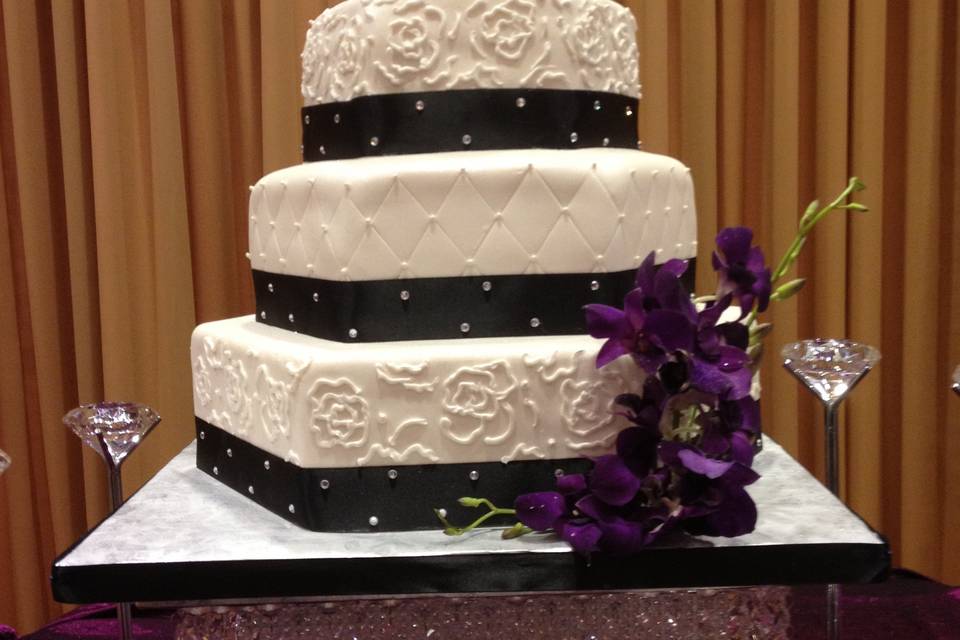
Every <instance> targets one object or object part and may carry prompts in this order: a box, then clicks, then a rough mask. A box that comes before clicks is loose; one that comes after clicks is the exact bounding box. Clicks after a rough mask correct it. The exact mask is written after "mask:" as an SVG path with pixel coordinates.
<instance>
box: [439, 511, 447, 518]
mask: <svg viewBox="0 0 960 640" xmlns="http://www.w3.org/2000/svg"><path fill="white" fill-rule="evenodd" d="M437 515H438V516H440V517H441V518H446V517H447V510H446V509H437Z"/></svg>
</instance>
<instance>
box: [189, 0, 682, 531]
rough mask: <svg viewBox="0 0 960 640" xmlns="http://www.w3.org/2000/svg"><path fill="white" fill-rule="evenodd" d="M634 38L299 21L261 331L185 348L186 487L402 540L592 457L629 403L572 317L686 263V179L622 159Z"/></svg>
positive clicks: (511, 3) (458, 22) (408, 21)
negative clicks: (460, 506) (196, 484)
mask: <svg viewBox="0 0 960 640" xmlns="http://www.w3.org/2000/svg"><path fill="white" fill-rule="evenodd" d="M635 29H636V25H635V22H634V19H633V17H632V15H631V14H630V12H629V11H628V10H627V9H626V8H624V7H622V6H620V5H618V4H617V3H615V2H614V1H613V0H476V1H473V2H463V1H462V0H413V1H410V0H346V1H345V2H343V3H341V4H339V5H336V6H335V7H333V8H331V9H328V10H327V11H325V12H324V13H323V14H321V15H320V17H319V18H317V19H316V20H314V21H312V22H311V26H310V29H309V32H308V33H307V39H306V46H305V47H304V52H303V56H302V57H303V84H302V91H303V96H304V107H303V109H302V111H301V114H300V117H301V120H302V126H303V157H304V162H303V164H300V165H297V166H294V167H289V168H286V169H282V170H280V171H277V172H274V173H271V174H269V175H267V176H265V177H264V178H262V179H261V180H260V181H259V182H258V183H257V184H256V185H255V186H253V187H252V188H251V194H250V217H249V228H250V253H249V257H250V262H251V267H252V270H253V279H254V285H255V292H256V314H255V315H254V316H247V317H241V318H232V319H228V320H222V321H218V322H211V323H207V324H203V325H200V326H199V327H197V329H196V330H195V332H194V335H193V339H192V349H191V358H192V364H193V383H194V409H195V415H196V422H197V438H198V454H197V464H198V466H199V467H200V468H201V469H202V470H204V471H206V472H208V473H210V474H212V475H213V476H215V477H216V478H218V479H219V480H220V481H222V482H224V483H226V484H227V485H229V486H231V487H233V488H234V489H236V490H237V491H241V492H243V493H244V494H246V495H248V496H249V498H250V499H252V500H254V501H256V502H258V503H260V504H261V505H263V506H264V507H266V508H268V509H270V510H271V511H273V512H275V513H277V514H280V515H282V516H283V517H285V518H287V519H289V520H291V521H293V522H296V523H298V524H300V525H302V526H305V527H309V528H311V529H316V530H325V531H366V530H397V529H411V528H425V527H435V526H437V522H436V518H435V516H434V514H433V513H432V511H431V508H432V507H438V508H440V507H442V508H446V509H449V510H451V511H452V510H453V509H454V508H456V499H457V497H459V496H462V495H483V496H485V497H489V498H491V499H494V500H495V501H496V500H498V499H499V500H500V501H501V502H504V503H509V502H511V501H512V499H513V497H514V496H515V495H517V494H519V493H523V492H527V491H533V490H537V489H543V488H548V487H551V486H552V485H553V481H554V475H555V474H560V473H564V472H569V471H574V470H582V469H583V468H584V465H585V464H586V462H587V461H586V459H585V456H590V455H596V454H599V453H602V452H606V451H609V450H610V449H611V447H612V446H613V442H614V439H615V437H616V434H617V432H618V430H619V429H620V428H622V426H623V425H622V424H620V422H621V421H620V419H619V418H618V417H617V416H616V415H615V414H614V412H613V407H612V403H613V399H614V398H615V397H616V396H617V395H618V394H620V393H624V392H627V391H636V390H638V389H639V387H640V386H641V383H642V380H640V379H639V378H638V377H637V376H638V374H637V372H636V369H635V368H634V367H632V366H631V363H630V362H629V361H628V360H626V361H625V360H621V361H618V362H616V363H613V364H611V365H610V366H607V367H605V368H603V369H602V370H597V369H596V367H595V359H596V355H597V351H598V349H599V348H600V345H601V341H600V340H596V339H594V338H591V337H589V336H587V335H585V333H586V329H585V324H584V314H583V311H582V307H583V306H584V305H585V304H588V303H605V304H612V305H619V304H620V303H621V301H622V299H623V296H624V294H625V293H626V292H628V291H629V290H630V289H631V288H632V287H633V274H634V270H635V269H636V267H637V266H638V265H639V264H640V262H641V261H642V260H643V258H644V257H645V256H646V255H647V254H648V253H649V252H651V251H655V253H656V257H657V262H658V263H660V262H663V261H665V260H667V259H670V258H692V257H693V256H694V255H695V252H696V214H695V211H694V201H693V184H692V181H691V177H690V172H689V170H688V169H687V168H686V167H684V166H683V165H682V164H681V163H680V162H678V161H676V160H674V159H671V158H668V157H665V156H661V155H655V154H651V153H645V152H643V151H640V150H638V148H637V135H636V129H637V101H638V93H639V83H638V77H637V76H638V72H637V47H636V41H635ZM692 271H693V270H692V269H688V273H691V274H692Z"/></svg>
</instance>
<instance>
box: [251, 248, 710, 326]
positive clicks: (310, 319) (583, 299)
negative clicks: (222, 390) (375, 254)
mask: <svg viewBox="0 0 960 640" xmlns="http://www.w3.org/2000/svg"><path fill="white" fill-rule="evenodd" d="M694 261H695V259H691V260H690V261H689V263H690V264H689V266H688V267H687V271H686V273H685V274H684V275H683V282H684V285H685V286H686V287H687V290H688V291H693V278H694V272H695V270H696V269H695V264H694ZM634 277H635V271H634V270H633V269H630V270H627V271H618V272H615V273H562V274H533V275H508V276H464V277H456V278H411V279H404V280H360V281H350V282H344V281H336V280H321V279H314V278H306V277H303V276H293V275H281V274H276V273H269V272H266V271H257V270H254V271H253V286H254V292H255V295H256V301H257V321H259V322H263V323H266V324H269V325H272V326H275V327H280V328H282V329H288V330H291V331H296V332H298V333H304V334H307V335H310V336H313V337H315V338H323V339H325V340H336V341H338V342H387V341H392V340H439V339H449V338H492V337H507V336H534V335H572V334H582V333H587V327H586V321H585V319H584V313H583V306H584V305H586V304H591V303H597V304H607V305H611V306H621V305H622V304H623V298H624V296H625V295H626V294H627V293H628V292H630V290H631V289H633V288H634Z"/></svg>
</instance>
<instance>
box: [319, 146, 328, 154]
mask: <svg viewBox="0 0 960 640" xmlns="http://www.w3.org/2000/svg"><path fill="white" fill-rule="evenodd" d="M320 155H322V156H325V155H327V148H326V147H325V146H323V145H320Z"/></svg>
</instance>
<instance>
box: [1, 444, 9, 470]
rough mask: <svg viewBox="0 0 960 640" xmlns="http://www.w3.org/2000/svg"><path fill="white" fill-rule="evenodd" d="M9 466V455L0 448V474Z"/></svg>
mask: <svg viewBox="0 0 960 640" xmlns="http://www.w3.org/2000/svg"><path fill="white" fill-rule="evenodd" d="M9 467H10V456H8V455H7V454H6V453H4V452H3V451H2V450H0V474H2V473H3V472H4V471H6V470H7V469H8V468H9Z"/></svg>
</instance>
